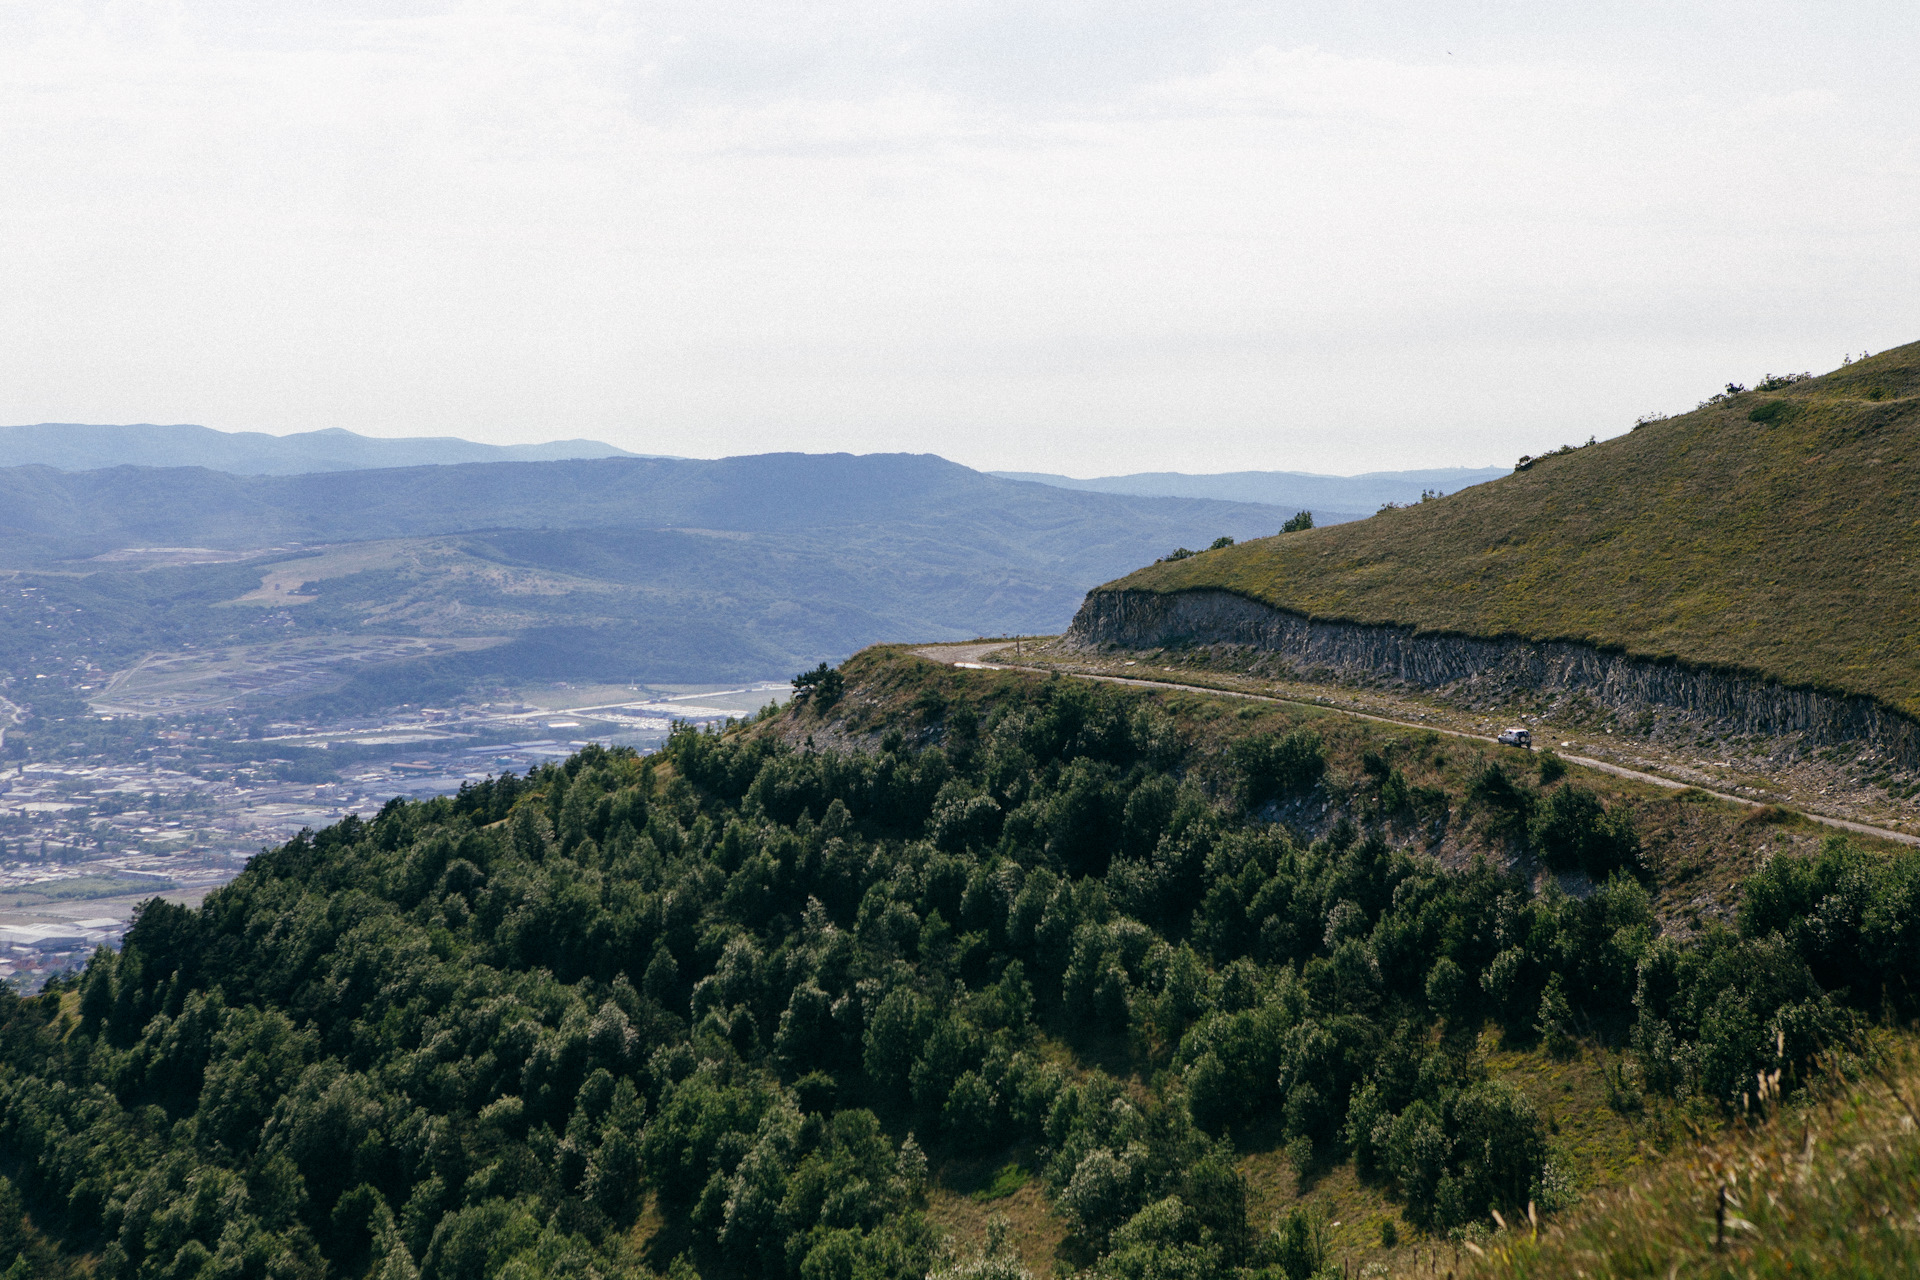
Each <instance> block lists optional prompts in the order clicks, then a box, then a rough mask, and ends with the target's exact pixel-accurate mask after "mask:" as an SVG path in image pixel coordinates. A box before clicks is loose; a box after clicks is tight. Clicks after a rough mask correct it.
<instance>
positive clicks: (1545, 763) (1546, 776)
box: [1540, 748, 1567, 787]
mask: <svg viewBox="0 0 1920 1280" xmlns="http://www.w3.org/2000/svg"><path fill="white" fill-rule="evenodd" d="M1566 776H1567V762H1566V761H1565V760H1562V759H1561V758H1560V757H1559V755H1558V754H1557V753H1556V752H1554V751H1553V750H1552V749H1551V748H1549V749H1547V750H1545V751H1542V752H1541V753H1540V785H1541V786H1543V787H1550V786H1552V785H1553V784H1554V783H1556V782H1558V781H1560V779H1562V778H1564V777H1566Z"/></svg>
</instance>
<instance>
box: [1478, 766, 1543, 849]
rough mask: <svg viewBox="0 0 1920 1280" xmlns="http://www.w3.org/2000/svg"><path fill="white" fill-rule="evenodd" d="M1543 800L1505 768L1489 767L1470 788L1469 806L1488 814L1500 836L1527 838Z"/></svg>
mask: <svg viewBox="0 0 1920 1280" xmlns="http://www.w3.org/2000/svg"><path fill="white" fill-rule="evenodd" d="M1539 803H1540V797H1539V796H1537V795H1535V794H1534V793H1533V792H1532V791H1531V790H1529V789H1527V788H1526V787H1524V786H1522V785H1521V784H1520V783H1519V782H1517V781H1515V780H1514V777H1513V775H1512V774H1510V773H1508V772H1507V770H1506V767H1505V766H1504V765H1499V764H1489V765H1488V766H1487V767H1486V768H1484V769H1482V770H1481V771H1480V773H1479V776H1478V777H1476V778H1474V780H1473V782H1472V784H1471V785H1469V786H1468V787H1467V804H1468V805H1469V806H1471V807H1472V808H1475V809H1477V810H1479V811H1481V812H1482V813H1485V814H1486V815H1487V825H1488V827H1489V828H1490V829H1491V830H1492V831H1493V832H1494V834H1496V835H1502V834H1504V835H1524V834H1526V830H1527V824H1528V822H1529V821H1530V820H1531V819H1532V817H1533V811H1534V809H1535V808H1537V807H1538V805H1539Z"/></svg>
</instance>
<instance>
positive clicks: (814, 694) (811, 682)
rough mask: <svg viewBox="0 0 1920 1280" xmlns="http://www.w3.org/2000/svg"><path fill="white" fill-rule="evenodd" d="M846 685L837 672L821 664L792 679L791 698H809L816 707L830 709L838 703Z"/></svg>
mask: <svg viewBox="0 0 1920 1280" xmlns="http://www.w3.org/2000/svg"><path fill="white" fill-rule="evenodd" d="M846 683H847V682H846V679H845V678H844V677H843V676H841V674H840V673H839V672H838V671H835V670H834V669H833V668H832V667H829V666H828V665H827V664H826V663H824V662H822V663H821V664H820V665H819V666H817V667H815V668H814V669H813V670H811V671H802V672H801V673H800V674H799V675H797V676H795V677H794V678H793V696H794V697H796V698H811V699H812V701H813V705H814V706H816V707H821V708H825V707H830V706H832V705H833V704H834V703H836V702H838V701H840V694H841V692H842V691H843V690H844V689H845V688H846Z"/></svg>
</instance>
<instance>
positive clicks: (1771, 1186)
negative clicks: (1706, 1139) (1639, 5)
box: [1468, 1045, 1920, 1280]
mask: <svg viewBox="0 0 1920 1280" xmlns="http://www.w3.org/2000/svg"><path fill="white" fill-rule="evenodd" d="M1917 1086H1920V1054H1916V1051H1915V1049H1914V1048H1913V1046H1911V1045H1906V1046H1904V1047H1903V1048H1902V1049H1901V1050H1900V1051H1898V1052H1897V1053H1894V1054H1892V1055H1890V1056H1883V1057H1882V1058H1881V1059H1880V1060H1879V1062H1878V1063H1877V1064H1876V1065H1875V1066H1874V1067H1872V1068H1870V1069H1869V1070H1867V1071H1865V1072H1864V1073H1863V1074H1862V1078H1861V1079H1859V1080H1856V1081H1853V1082H1836V1083H1835V1084H1833V1085H1832V1086H1830V1087H1829V1088H1828V1089H1827V1090H1826V1091H1825V1096H1824V1097H1821V1098H1818V1099H1815V1100H1812V1101H1808V1102H1806V1103H1804V1104H1802V1105H1800V1106H1795V1107H1783V1108H1778V1109H1776V1110H1775V1111H1774V1113H1773V1115H1772V1116H1771V1118H1770V1119H1768V1120H1765V1121H1763V1122H1757V1123H1753V1124H1750V1125H1749V1124H1741V1125H1736V1126H1735V1127H1734V1128H1733V1129H1732V1130H1731V1131H1729V1132H1728V1133H1726V1134H1725V1135H1723V1136H1722V1137H1720V1138H1719V1139H1717V1140H1716V1141H1714V1142H1712V1143H1711V1144H1709V1145H1707V1146H1705V1147H1703V1148H1701V1149H1700V1150H1699V1151H1698V1152H1697V1153H1696V1154H1695V1155H1693V1156H1691V1157H1683V1158H1678V1159H1674V1160H1670V1161H1666V1162H1663V1163H1662V1164H1660V1165H1659V1166H1656V1167H1655V1168H1654V1169H1653V1170H1652V1171H1651V1172H1650V1173H1649V1174H1648V1176H1646V1177H1644V1178H1643V1179H1641V1180H1640V1181H1638V1182H1636V1183H1633V1184H1630V1185H1628V1186H1627V1187H1626V1188H1624V1189H1622V1190H1619V1191H1615V1192H1613V1193H1611V1194H1609V1195H1606V1196H1604V1197H1596V1198H1595V1199H1593V1200H1591V1201H1589V1203H1588V1204H1587V1206H1585V1207H1584V1208H1583V1209H1582V1210H1581V1211H1579V1212H1578V1213H1577V1214H1576V1215H1573V1216H1571V1217H1569V1218H1568V1219H1567V1220H1566V1221H1564V1222H1561V1223H1558V1224H1555V1225H1553V1226H1550V1227H1547V1228H1546V1229H1545V1230H1541V1231H1538V1232H1535V1230H1534V1229H1533V1227H1532V1226H1531V1225H1530V1224H1529V1223H1525V1222H1521V1223H1515V1224H1513V1227H1514V1229H1513V1230H1511V1231H1508V1232H1502V1233H1501V1234H1499V1235H1496V1236H1495V1237H1494V1239H1493V1242H1492V1243H1491V1244H1489V1245H1487V1246H1486V1248H1485V1250H1484V1251H1483V1252H1481V1251H1480V1250H1479V1249H1478V1247H1477V1246H1469V1248H1472V1249H1474V1250H1475V1251H1476V1252H1481V1257H1480V1258H1479V1259H1477V1260H1476V1261H1475V1264H1474V1265H1473V1266H1472V1267H1471V1268H1469V1269H1468V1274H1469V1275H1473V1276H1479V1277H1496V1278H1499V1280H1519V1278H1521V1277H1536V1276H1537V1277H1576V1276H1592V1277H1600V1276H1609V1277H1611V1276H1620V1277H1635V1276H1648V1277H1659V1280H1668V1278H1669V1277H1678V1278H1685V1277H1720V1276H1725V1277H1729V1278H1730V1280H1731V1278H1732V1277H1741V1278H1742V1280H1767V1278H1768V1277H1774V1276H1861V1277H1868V1276H1872V1277H1880V1276H1916V1275H1920V1123H1917V1121H1920V1117H1917V1116H1916V1109H1917V1108H1920V1087H1917Z"/></svg>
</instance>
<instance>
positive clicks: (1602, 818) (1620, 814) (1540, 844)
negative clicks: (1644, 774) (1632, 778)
mask: <svg viewBox="0 0 1920 1280" xmlns="http://www.w3.org/2000/svg"><path fill="white" fill-rule="evenodd" d="M1528 835H1529V836H1530V837H1531V839H1532V841H1533V846H1534V848H1535V849H1536V850H1538V851H1539V853H1540V857H1541V859H1542V860H1543V861H1544V862H1545V863H1546V864H1547V865H1548V866H1549V867H1552V868H1553V869H1554V870H1555V871H1584V872H1586V873H1587V874H1588V875H1589V876H1591V877H1593V878H1594V879H1595V880H1604V879H1606V878H1607V877H1608V876H1610V875H1612V874H1613V873H1614V872H1615V871H1638V870H1639V869H1640V833H1639V832H1638V831H1636V830H1634V826H1633V819H1632V818H1631V817H1629V816H1628V814H1627V812H1626V810H1624V809H1622V808H1619V807H1618V806H1616V807H1615V808H1613V809H1608V808H1606V807H1605V806H1604V805H1602V804H1601V803H1600V798H1599V797H1598V796H1596V795H1594V794H1593V792H1591V791H1588V790H1587V789H1586V788H1584V787H1577V786H1574V785H1573V784H1571V783H1569V784H1567V785H1566V786H1563V787H1560V788H1559V789H1558V790H1556V791H1554V792H1553V794H1552V795H1550V796H1548V797H1547V801H1546V803H1545V804H1544V805H1541V806H1539V808H1538V811H1537V812H1536V813H1535V814H1534V815H1533V817H1532V819H1531V820H1530V822H1529V824H1528Z"/></svg>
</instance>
